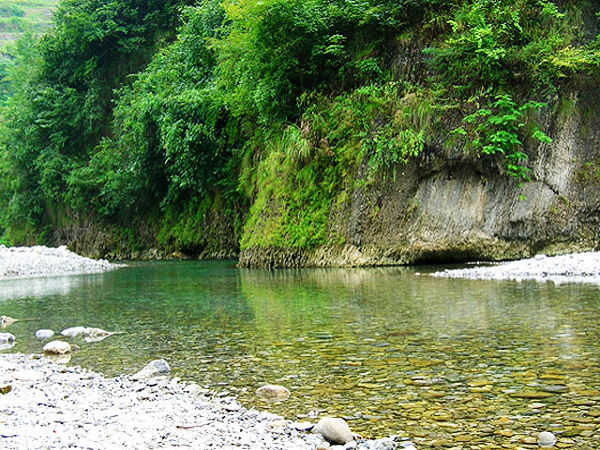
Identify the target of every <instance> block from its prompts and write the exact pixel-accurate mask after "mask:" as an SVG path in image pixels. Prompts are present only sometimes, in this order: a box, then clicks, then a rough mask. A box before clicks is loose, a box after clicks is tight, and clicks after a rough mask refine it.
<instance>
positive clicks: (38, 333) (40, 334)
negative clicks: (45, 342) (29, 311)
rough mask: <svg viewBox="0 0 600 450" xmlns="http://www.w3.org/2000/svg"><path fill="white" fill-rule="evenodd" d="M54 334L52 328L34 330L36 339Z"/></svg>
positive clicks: (48, 337) (47, 337)
mask: <svg viewBox="0 0 600 450" xmlns="http://www.w3.org/2000/svg"><path fill="white" fill-rule="evenodd" d="M52 336H54V331H52V330H37V331H36V332H35V337H36V338H38V339H50V338H51V337H52Z"/></svg>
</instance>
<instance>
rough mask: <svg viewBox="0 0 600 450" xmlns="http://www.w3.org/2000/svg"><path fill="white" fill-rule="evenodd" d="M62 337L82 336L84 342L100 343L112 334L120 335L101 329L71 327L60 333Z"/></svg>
mask: <svg viewBox="0 0 600 450" xmlns="http://www.w3.org/2000/svg"><path fill="white" fill-rule="evenodd" d="M60 334H62V335H63V336H68V337H77V336H83V338H84V340H85V341H86V342H100V341H102V340H104V339H106V338H107V337H109V336H112V335H114V334H120V332H118V331H106V330H103V329H101V328H92V327H71V328H66V329H64V330H62V331H61V332H60Z"/></svg>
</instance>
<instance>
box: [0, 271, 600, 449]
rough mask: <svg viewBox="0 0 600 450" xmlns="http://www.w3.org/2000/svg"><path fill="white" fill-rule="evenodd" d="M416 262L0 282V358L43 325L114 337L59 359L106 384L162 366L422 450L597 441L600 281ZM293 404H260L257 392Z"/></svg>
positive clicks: (19, 348) (295, 413)
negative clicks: (1, 350) (543, 278)
mask: <svg viewBox="0 0 600 450" xmlns="http://www.w3.org/2000/svg"><path fill="white" fill-rule="evenodd" d="M417 270H420V271H421V272H427V270H428V269H427V268H419V269H414V268H373V269H314V270H312V269H306V270H279V271H267V270H245V269H238V268H236V267H235V262H231V261H230V262H165V263H148V264H141V263H140V264H134V265H132V266H130V267H127V268H124V269H120V270H117V271H114V272H109V273H104V274H98V275H83V276H70V277H56V278H38V279H22V280H11V281H0V315H7V316H11V317H15V318H34V319H36V320H34V321H24V322H17V323H15V324H13V325H12V326H11V327H10V328H9V329H8V330H7V331H10V332H11V333H13V334H15V335H16V337H17V344H16V345H15V347H13V348H12V349H11V350H9V351H15V352H36V353H38V352H40V351H41V347H42V345H43V343H41V342H39V341H37V340H36V339H35V337H34V333H35V331H36V330H37V329H40V328H50V329H53V330H55V331H57V332H60V330H62V329H64V328H67V327H70V326H77V325H83V326H92V327H99V328H103V329H106V330H109V331H124V332H126V333H125V334H121V335H115V336H111V337H109V338H107V339H106V340H104V341H102V342H97V343H86V342H84V341H83V340H81V341H79V340H75V342H76V343H77V344H78V345H79V346H80V348H81V349H80V350H79V351H78V352H76V353H75V354H74V356H73V358H72V360H71V364H79V365H82V366H84V367H87V368H90V369H93V370H96V371H101V372H103V373H105V374H107V375H118V374H123V373H125V374H128V373H133V372H135V371H137V370H139V369H140V368H141V367H143V366H144V365H145V364H146V363H147V362H148V361H150V360H152V359H156V358H165V359H167V360H168V361H169V363H170V365H171V367H172V369H173V372H174V374H173V375H174V376H179V377H181V378H182V379H184V380H194V381H196V382H198V383H199V384H201V385H203V386H207V387H208V388H210V389H212V390H214V391H216V392H219V393H222V394H221V395H225V394H235V395H237V396H239V398H240V400H241V402H242V403H243V404H244V405H245V406H247V407H256V408H261V409H268V410H270V411H272V412H276V413H279V414H282V415H284V416H286V417H288V418H292V419H295V418H298V420H312V419H311V417H314V416H316V415H317V414H318V415H321V416H323V415H337V416H343V417H345V418H346V419H347V420H348V422H349V424H350V426H351V427H352V429H353V430H354V431H357V432H360V433H362V434H363V435H364V436H365V437H372V438H377V437H383V436H386V435H390V434H400V435H405V436H408V437H410V438H411V439H412V440H413V441H414V442H416V443H417V444H418V446H419V448H431V447H436V446H444V447H452V446H457V447H458V448H518V447H522V448H528V447H530V448H535V447H537V445H536V444H535V443H536V436H537V434H538V433H539V432H540V431H551V432H553V433H555V434H556V435H557V436H558V437H559V444H560V445H561V446H563V447H573V448H578V449H587V448H589V449H598V448H600V339H599V337H600V295H599V294H600V288H599V287H597V286H593V285H585V284H561V285H554V284H552V283H536V282H525V283H517V282H499V281H472V280H454V279H438V278H432V277H428V276H425V275H420V276H419V275H418V273H417ZM266 382H269V383H276V384H282V385H284V386H286V387H287V388H289V389H290V391H291V392H292V395H291V397H290V398H289V399H288V400H287V401H285V402H281V403H275V404H268V403H264V402H261V401H260V400H258V399H257V398H256V397H255V395H254V391H255V390H256V388H257V387H259V386H261V385H262V384H264V383H266Z"/></svg>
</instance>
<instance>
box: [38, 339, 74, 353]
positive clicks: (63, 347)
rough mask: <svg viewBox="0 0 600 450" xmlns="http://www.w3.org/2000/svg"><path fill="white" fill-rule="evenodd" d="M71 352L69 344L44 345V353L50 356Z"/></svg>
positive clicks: (54, 342) (50, 343)
mask: <svg viewBox="0 0 600 450" xmlns="http://www.w3.org/2000/svg"><path fill="white" fill-rule="evenodd" d="M71 352H72V348H71V344H69V343H68V342H64V341H52V342H48V343H47V344H46V345H44V353H48V354H50V355H66V354H68V353H71Z"/></svg>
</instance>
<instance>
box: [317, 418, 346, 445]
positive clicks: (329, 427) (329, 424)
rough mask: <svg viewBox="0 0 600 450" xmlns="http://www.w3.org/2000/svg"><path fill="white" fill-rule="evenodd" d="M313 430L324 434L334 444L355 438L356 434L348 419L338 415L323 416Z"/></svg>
mask: <svg viewBox="0 0 600 450" xmlns="http://www.w3.org/2000/svg"><path fill="white" fill-rule="evenodd" d="M313 431H314V432H315V433H319V434H321V435H323V437H324V438H325V439H326V440H327V441H329V442H331V443H332V444H345V443H346V442H350V441H352V440H354V435H353V434H352V431H351V430H350V427H349V426H348V424H347V423H346V421H345V420H344V419H341V418H338V417H323V418H322V419H321V420H319V422H318V423H317V425H316V426H315V428H314V429H313Z"/></svg>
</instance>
